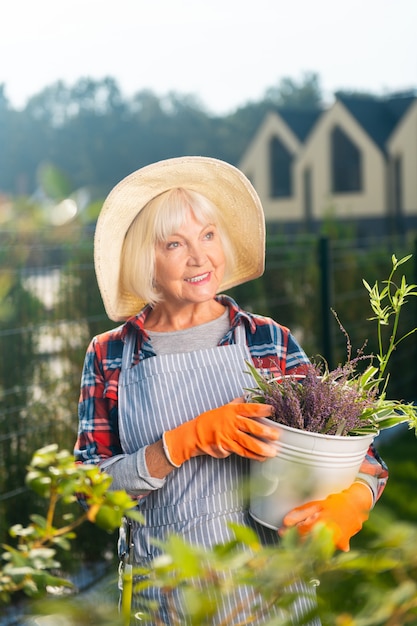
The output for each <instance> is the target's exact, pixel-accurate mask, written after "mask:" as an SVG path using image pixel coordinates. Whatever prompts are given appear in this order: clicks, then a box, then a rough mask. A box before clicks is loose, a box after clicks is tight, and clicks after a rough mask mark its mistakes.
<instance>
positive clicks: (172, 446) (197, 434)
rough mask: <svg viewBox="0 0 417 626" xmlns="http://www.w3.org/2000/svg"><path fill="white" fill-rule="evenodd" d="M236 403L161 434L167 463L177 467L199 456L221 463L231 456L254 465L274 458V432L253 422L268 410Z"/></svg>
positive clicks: (252, 404)
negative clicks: (236, 456)
mask: <svg viewBox="0 0 417 626" xmlns="http://www.w3.org/2000/svg"><path fill="white" fill-rule="evenodd" d="M239 400H241V399H238V400H237V401H233V402H230V403H229V404H225V405H224V406H221V407H219V408H218V409H213V410H211V411H206V412H205V413H202V414H201V415H199V416H198V417H196V418H194V419H193V420H190V421H189V422H185V423H184V424H181V426H178V427H177V428H174V429H173V430H169V431H167V432H165V433H164V436H163V441H164V450H165V453H166V455H167V458H168V460H169V462H170V463H171V464H172V465H174V466H175V467H179V466H180V465H182V463H184V461H188V460H189V459H190V458H191V457H194V456H200V455H202V454H208V455H210V456H213V457H215V458H218V459H223V458H225V457H227V456H229V455H230V454H232V453H234V454H238V455H239V456H244V457H248V458H250V459H256V460H258V461H263V460H265V458H266V457H273V456H276V454H277V447H276V446H275V445H274V444H273V443H272V442H274V441H276V440H277V439H278V430H277V429H276V428H274V427H273V426H268V425H266V424H264V423H261V422H260V421H258V420H257V419H254V418H258V417H269V416H270V415H271V411H272V408H271V407H270V406H269V405H267V404H255V403H245V402H241V401H239ZM263 440H266V441H263ZM268 442H271V443H268Z"/></svg>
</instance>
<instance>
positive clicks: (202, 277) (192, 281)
mask: <svg viewBox="0 0 417 626" xmlns="http://www.w3.org/2000/svg"><path fill="white" fill-rule="evenodd" d="M207 276H208V274H204V275H203V276H196V277H195V278H187V281H188V282H189V283H199V282H200V281H201V280H204V279H205V278H207Z"/></svg>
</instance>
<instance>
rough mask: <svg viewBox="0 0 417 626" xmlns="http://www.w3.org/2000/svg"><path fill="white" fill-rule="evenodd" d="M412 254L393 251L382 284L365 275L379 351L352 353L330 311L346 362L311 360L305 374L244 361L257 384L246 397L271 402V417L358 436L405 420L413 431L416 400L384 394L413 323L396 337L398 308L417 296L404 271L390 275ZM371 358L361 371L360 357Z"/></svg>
mask: <svg viewBox="0 0 417 626" xmlns="http://www.w3.org/2000/svg"><path fill="white" fill-rule="evenodd" d="M410 257H411V255H409V256H406V257H404V258H402V259H400V260H398V259H397V258H396V257H395V255H392V257H391V261H392V269H391V273H390V275H389V277H388V280H386V281H384V283H383V285H384V286H383V287H382V288H381V287H380V285H379V284H378V282H376V283H375V284H374V285H373V286H372V287H371V286H370V285H369V284H368V283H367V282H366V281H365V280H364V281H363V283H364V286H365V288H366V290H367V291H368V294H369V302H370V306H371V309H372V312H373V314H374V315H373V317H371V318H369V319H370V320H375V321H376V323H377V338H378V347H379V350H378V353H377V354H376V355H365V354H364V348H362V349H361V350H358V353H357V356H356V357H355V358H353V359H352V358H351V356H352V347H351V343H350V339H349V336H348V334H347V332H346V331H345V329H344V328H343V326H342V324H341V323H340V321H339V318H338V317H337V314H336V313H335V312H334V311H333V313H334V315H335V318H336V320H337V322H338V324H339V327H340V329H341V331H342V332H343V333H344V335H345V337H346V342H347V357H348V358H347V361H346V363H345V364H344V365H339V366H338V367H337V368H336V369H334V370H332V371H329V370H328V368H327V366H326V364H325V363H312V364H311V365H310V366H309V368H308V370H307V373H306V375H305V376H304V375H303V376H291V375H289V376H285V375H282V376H281V377H279V378H273V377H272V376H271V377H267V376H265V375H264V374H262V373H261V372H260V371H259V370H257V369H256V367H255V366H254V365H253V364H251V363H247V365H248V368H249V371H250V373H251V374H252V376H253V378H254V380H255V382H256V385H257V387H256V388H254V389H248V390H247V392H248V393H247V399H248V401H251V402H262V403H266V404H270V405H271V406H272V407H273V415H272V416H271V419H272V420H273V421H275V422H278V423H280V424H284V425H286V426H291V427H293V428H298V429H301V430H306V431H309V432H316V433H322V434H329V435H358V434H360V433H375V434H377V433H378V432H379V431H380V430H382V429H385V428H390V427H392V426H396V425H398V424H401V423H404V422H408V425H409V428H413V429H414V431H415V433H416V435H417V404H414V403H405V402H402V401H401V400H390V399H387V398H386V394H385V392H386V387H387V382H388V378H389V374H387V365H388V362H389V359H390V356H391V354H392V353H393V351H394V350H395V349H396V348H397V346H398V345H399V344H400V343H401V342H402V341H404V339H406V338H407V337H409V336H410V335H412V334H413V333H415V332H416V331H417V327H414V328H412V329H411V330H409V331H408V332H407V333H405V334H404V335H402V336H401V337H397V331H398V323H399V318H400V313H401V309H402V307H403V306H404V304H405V303H406V302H407V299H408V298H409V297H410V296H417V285H408V284H407V282H406V279H405V276H402V278H401V281H400V282H399V283H398V284H397V283H396V282H395V281H394V274H395V272H396V271H397V269H398V267H399V266H400V265H402V264H403V263H405V262H406V261H408V260H409V259H410ZM382 327H388V330H389V332H388V333H387V334H388V337H389V339H388V344H387V345H384V340H383V336H384V334H383V333H382ZM364 359H371V364H370V365H368V367H366V369H365V371H364V372H362V373H361V372H360V371H359V370H360V369H361V368H358V366H359V362H360V361H363V360H364Z"/></svg>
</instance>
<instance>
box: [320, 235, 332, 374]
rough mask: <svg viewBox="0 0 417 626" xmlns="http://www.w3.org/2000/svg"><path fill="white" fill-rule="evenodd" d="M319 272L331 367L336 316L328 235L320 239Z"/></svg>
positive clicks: (325, 347) (325, 352) (324, 336)
mask: <svg viewBox="0 0 417 626" xmlns="http://www.w3.org/2000/svg"><path fill="white" fill-rule="evenodd" d="M319 272H320V303H321V336H322V354H323V356H324V358H325V359H326V362H327V364H328V366H329V368H330V369H333V368H334V345H333V333H332V331H331V329H332V322H334V317H333V314H332V312H331V308H332V305H333V290H332V277H333V271H332V257H331V252H330V241H329V238H328V237H320V239H319Z"/></svg>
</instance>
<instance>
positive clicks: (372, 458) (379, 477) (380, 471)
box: [356, 444, 388, 504]
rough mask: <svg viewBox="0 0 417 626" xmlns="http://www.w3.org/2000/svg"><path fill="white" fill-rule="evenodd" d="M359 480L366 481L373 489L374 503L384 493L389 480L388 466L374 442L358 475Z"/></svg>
mask: <svg viewBox="0 0 417 626" xmlns="http://www.w3.org/2000/svg"><path fill="white" fill-rule="evenodd" d="M356 480H357V481H359V482H364V483H366V484H367V485H368V486H369V488H370V489H371V491H372V494H373V497H374V504H375V502H376V501H377V500H379V498H380V497H381V495H382V492H383V491H384V489H385V485H386V484H387V481H388V467H387V466H386V464H385V462H384V461H383V460H382V459H381V457H380V456H379V453H378V451H377V449H376V448H375V446H374V445H373V444H372V445H371V446H370V447H369V450H368V452H367V454H366V457H365V458H364V460H363V462H362V465H361V467H360V469H359V473H358V475H357V477H356Z"/></svg>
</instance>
